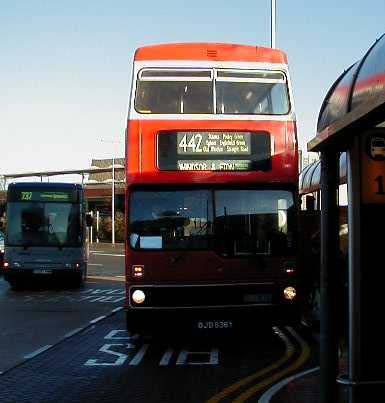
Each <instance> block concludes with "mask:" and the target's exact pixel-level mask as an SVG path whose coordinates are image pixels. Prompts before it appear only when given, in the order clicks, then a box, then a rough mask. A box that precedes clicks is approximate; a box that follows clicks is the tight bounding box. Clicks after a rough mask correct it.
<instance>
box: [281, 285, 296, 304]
mask: <svg viewBox="0 0 385 403" xmlns="http://www.w3.org/2000/svg"><path fill="white" fill-rule="evenodd" d="M296 295H297V290H296V289H295V288H294V287H286V288H285V289H284V290H283V296H284V297H285V299H288V300H289V301H292V300H293V299H294V298H295V297H296Z"/></svg>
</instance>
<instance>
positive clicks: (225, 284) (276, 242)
mask: <svg viewBox="0 0 385 403" xmlns="http://www.w3.org/2000/svg"><path fill="white" fill-rule="evenodd" d="M126 157H127V158H126V164H127V167H126V169H127V171H126V174H127V175H126V180H127V189H126V211H127V238H126V283H127V325H128V328H129V329H132V328H135V327H137V326H143V325H145V324H146V323H152V321H153V320H155V319H157V318H162V321H163V320H165V318H167V317H168V315H167V314H168V313H169V314H171V313H177V314H181V313H183V315H187V314H188V313H189V314H190V315H189V317H191V318H192V319H194V323H195V325H196V326H197V327H198V328H221V327H225V328H231V327H233V326H234V318H239V316H240V315H239V314H240V313H241V312H246V313H247V314H249V312H250V311H252V312H253V313H254V315H255V316H254V319H253V320H258V319H259V318H262V317H267V318H268V319H269V320H270V321H273V322H274V321H275V320H278V319H280V318H285V319H288V318H289V317H290V316H293V315H294V314H296V312H297V305H298V304H297V302H296V301H297V300H298V289H297V266H296V254H297V252H296V217H297V215H296V210H297V191H298V150H297V138H296V124H295V115H294V109H293V100H292V91H291V86H290V77H289V71H288V64H287V57H286V55H285V54H284V53H283V52H281V51H279V50H276V49H267V48H261V47H255V46H243V45H228V44H211V43H197V44H167V45H157V46H149V47H143V48H140V49H138V50H137V51H136V53H135V57H134V65H133V76H132V91H131V98H130V109H129V117H128V124H127V144H126ZM154 312H155V315H153V314H154Z"/></svg>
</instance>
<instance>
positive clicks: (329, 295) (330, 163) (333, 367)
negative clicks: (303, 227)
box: [320, 150, 340, 403]
mask: <svg viewBox="0 0 385 403" xmlns="http://www.w3.org/2000/svg"><path fill="white" fill-rule="evenodd" d="M338 156H339V153H337V152H336V151H330V150H325V151H323V152H322V153H321V278H320V283H321V308H320V317H321V335H320V336H321V337H320V363H321V387H320V389H321V399H320V402H321V403H331V402H336V401H337V382H336V379H337V375H338V325H337V324H338V320H339V318H338V309H337V307H338V304H339V301H338V270H339V269H340V267H339V264H338V256H339V245H338V226H339V225H338V224H339V222H338V206H337V187H338V182H339V169H338V168H339V163H338V161H339V159H338Z"/></svg>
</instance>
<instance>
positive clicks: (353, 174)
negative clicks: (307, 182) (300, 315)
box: [347, 136, 362, 383]
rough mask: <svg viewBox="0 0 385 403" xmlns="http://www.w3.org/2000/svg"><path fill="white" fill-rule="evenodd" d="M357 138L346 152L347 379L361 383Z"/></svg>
mask: <svg viewBox="0 0 385 403" xmlns="http://www.w3.org/2000/svg"><path fill="white" fill-rule="evenodd" d="M359 141H360V140H359V136H355V138H354V140H353V144H352V145H351V146H350V147H349V150H348V155H347V157H348V160H347V162H348V164H347V165H348V178H347V179H348V192H349V196H348V199H349V204H348V225H349V357H348V377H349V382H351V383H353V382H356V381H359V380H361V378H362V373H361V362H362V353H361V323H362V319H361V318H362V314H361V310H362V309H361V179H360V176H361V173H360V170H361V168H360V160H361V156H360V145H359Z"/></svg>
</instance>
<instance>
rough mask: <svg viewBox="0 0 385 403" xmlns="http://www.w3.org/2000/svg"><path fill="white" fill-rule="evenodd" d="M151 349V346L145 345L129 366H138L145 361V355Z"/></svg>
mask: <svg viewBox="0 0 385 403" xmlns="http://www.w3.org/2000/svg"><path fill="white" fill-rule="evenodd" d="M148 347H149V344H143V346H142V347H141V349H140V350H139V351H138V352H137V353H136V354H135V355H134V357H133V359H132V360H131V361H130V363H129V364H128V365H138V364H140V363H141V361H142V360H143V357H144V355H145V354H146V351H147V349H148Z"/></svg>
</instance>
